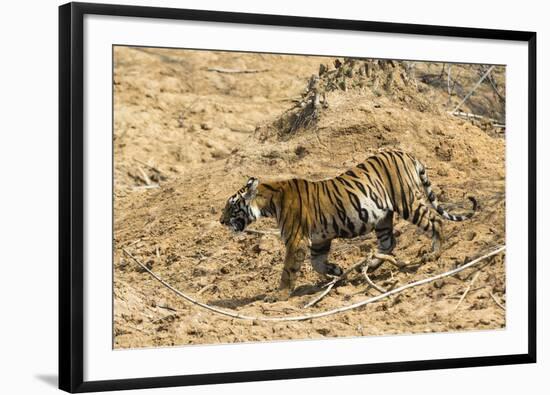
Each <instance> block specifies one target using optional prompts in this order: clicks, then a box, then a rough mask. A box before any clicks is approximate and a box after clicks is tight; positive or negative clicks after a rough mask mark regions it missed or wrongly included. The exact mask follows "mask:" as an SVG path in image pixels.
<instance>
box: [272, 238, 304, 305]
mask: <svg viewBox="0 0 550 395" xmlns="http://www.w3.org/2000/svg"><path fill="white" fill-rule="evenodd" d="M305 257H306V252H305V250H304V248H303V247H302V246H299V245H290V246H287V249H286V255H285V262H284V266H283V273H282V274H281V281H280V283H279V289H278V290H277V291H275V292H272V293H271V294H269V295H268V296H266V297H265V298H264V300H265V301H266V302H270V303H273V302H277V301H284V300H288V298H289V297H290V294H291V293H292V291H293V290H294V287H295V285H296V277H297V276H298V273H299V272H300V268H301V267H302V263H303V262H304V259H305Z"/></svg>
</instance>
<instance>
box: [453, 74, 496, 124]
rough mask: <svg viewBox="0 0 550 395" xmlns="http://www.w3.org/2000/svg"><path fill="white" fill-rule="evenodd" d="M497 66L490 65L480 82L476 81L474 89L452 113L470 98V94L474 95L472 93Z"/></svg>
mask: <svg viewBox="0 0 550 395" xmlns="http://www.w3.org/2000/svg"><path fill="white" fill-rule="evenodd" d="M494 68H495V66H491V67H489V69H488V70H487V71H486V72H485V73H484V74H483V75H482V76H481V78H480V79H479V81H478V82H476V84H475V85H474V87H473V88H472V90H471V91H470V92H468V94H467V95H466V96H464V99H462V101H461V102H460V103H459V104H458V105H457V106H456V107H455V108H454V110H453V111H451V114H454V113H455V112H456V111H457V110H458V109H459V108H460V106H461V105H463V104H464V103H465V102H466V100H468V98H469V97H470V96H472V94H473V93H474V92H475V91H476V89H477V88H478V87H479V86H480V85H481V83H482V82H483V80H484V79H485V78H487V76H488V75H489V73H490V72H491V71H492V70H493V69H494Z"/></svg>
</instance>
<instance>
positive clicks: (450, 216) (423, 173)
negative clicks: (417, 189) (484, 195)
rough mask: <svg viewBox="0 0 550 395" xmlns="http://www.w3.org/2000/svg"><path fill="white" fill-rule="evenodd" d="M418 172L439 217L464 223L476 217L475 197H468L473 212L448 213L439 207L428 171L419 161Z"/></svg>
mask: <svg viewBox="0 0 550 395" xmlns="http://www.w3.org/2000/svg"><path fill="white" fill-rule="evenodd" d="M416 170H417V172H418V176H419V177H420V181H421V182H422V187H423V188H424V192H425V193H426V196H427V197H428V200H429V201H430V204H431V205H432V207H433V208H434V209H435V210H436V211H437V213H438V214H439V215H441V216H442V217H443V218H445V219H447V220H449V221H464V220H467V219H469V218H472V217H473V216H474V213H475V212H476V209H477V201H476V199H475V198H474V197H472V196H468V200H470V201H471V202H472V211H471V212H469V213H467V214H464V215H454V214H451V213H449V212H448V211H445V209H444V208H443V207H441V206H440V205H439V202H438V201H437V197H436V196H435V193H434V192H433V191H432V183H431V182H430V180H429V179H428V175H427V174H426V169H425V168H424V165H423V164H422V163H420V162H419V161H417V162H416Z"/></svg>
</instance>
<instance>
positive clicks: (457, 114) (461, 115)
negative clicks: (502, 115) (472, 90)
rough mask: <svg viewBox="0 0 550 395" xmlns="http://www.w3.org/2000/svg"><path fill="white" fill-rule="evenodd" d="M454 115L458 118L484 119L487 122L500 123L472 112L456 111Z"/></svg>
mask: <svg viewBox="0 0 550 395" xmlns="http://www.w3.org/2000/svg"><path fill="white" fill-rule="evenodd" d="M453 115H455V116H458V117H466V118H475V119H484V120H486V121H490V122H493V123H498V122H499V120H498V119H494V118H489V117H484V116H483V115H478V114H472V113H471V112H463V111H455V112H454V113H453Z"/></svg>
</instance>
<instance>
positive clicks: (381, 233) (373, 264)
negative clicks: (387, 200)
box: [369, 211, 397, 271]
mask: <svg viewBox="0 0 550 395" xmlns="http://www.w3.org/2000/svg"><path fill="white" fill-rule="evenodd" d="M374 232H375V233H376V240H377V243H378V252H380V253H382V254H386V255H388V254H391V252H392V251H393V249H394V248H395V246H396V244H397V241H396V240H395V236H394V234H393V211H388V212H387V213H386V215H385V216H384V217H382V218H381V219H380V220H379V221H378V223H377V224H376V225H375V226H374ZM382 262H383V261H382V260H381V259H379V258H373V259H372V260H371V261H370V262H369V271H374V270H376V269H377V268H378V267H379V266H380V265H381V264H382Z"/></svg>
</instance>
